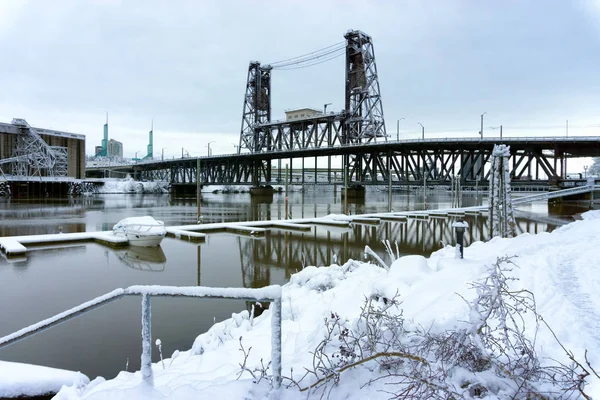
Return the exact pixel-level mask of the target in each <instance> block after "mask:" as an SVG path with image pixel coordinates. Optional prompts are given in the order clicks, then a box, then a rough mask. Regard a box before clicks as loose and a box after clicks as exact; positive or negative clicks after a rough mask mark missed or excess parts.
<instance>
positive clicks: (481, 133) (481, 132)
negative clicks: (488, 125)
mask: <svg viewBox="0 0 600 400" xmlns="http://www.w3.org/2000/svg"><path fill="white" fill-rule="evenodd" d="M485 114H487V111H486V112H484V113H483V114H481V130H480V131H479V135H480V136H481V138H482V139H483V116H484V115H485Z"/></svg>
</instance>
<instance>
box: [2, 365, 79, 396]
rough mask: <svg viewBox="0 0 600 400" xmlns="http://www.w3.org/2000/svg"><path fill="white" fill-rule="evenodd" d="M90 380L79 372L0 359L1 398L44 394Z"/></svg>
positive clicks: (76, 385)
mask: <svg viewBox="0 0 600 400" xmlns="http://www.w3.org/2000/svg"><path fill="white" fill-rule="evenodd" d="M89 382H90V380H89V379H88V377H87V376H85V375H83V374H81V373H79V372H72V371H66V370H63V369H56V368H48V367H42V366H37V365H30V364H21V363H15V362H8V361H0V398H5V397H8V398H10V397H17V396H43V395H47V394H49V393H56V392H58V390H59V389H60V388H61V386H63V385H73V386H74V387H78V386H79V387H82V386H83V385H86V384H87V383H89Z"/></svg>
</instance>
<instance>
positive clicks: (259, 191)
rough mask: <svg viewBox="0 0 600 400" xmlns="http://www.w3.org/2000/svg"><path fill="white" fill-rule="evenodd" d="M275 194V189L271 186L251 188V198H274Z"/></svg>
mask: <svg viewBox="0 0 600 400" xmlns="http://www.w3.org/2000/svg"><path fill="white" fill-rule="evenodd" d="M273 193H275V189H273V187H271V186H254V187H251V188H250V196H260V197H265V196H271V197H273Z"/></svg>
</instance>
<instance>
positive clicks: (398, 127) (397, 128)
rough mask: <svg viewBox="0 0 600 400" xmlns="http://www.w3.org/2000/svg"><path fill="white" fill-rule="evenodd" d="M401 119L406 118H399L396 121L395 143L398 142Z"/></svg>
mask: <svg viewBox="0 0 600 400" xmlns="http://www.w3.org/2000/svg"><path fill="white" fill-rule="evenodd" d="M403 119H406V118H400V119H399V120H397V121H396V140H397V141H399V140H400V121H402V120H403Z"/></svg>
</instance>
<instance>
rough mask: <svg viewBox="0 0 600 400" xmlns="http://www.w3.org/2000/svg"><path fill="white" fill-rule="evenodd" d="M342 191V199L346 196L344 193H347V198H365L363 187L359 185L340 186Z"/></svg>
mask: <svg viewBox="0 0 600 400" xmlns="http://www.w3.org/2000/svg"><path fill="white" fill-rule="evenodd" d="M341 193H342V199H343V198H345V197H346V194H347V195H348V198H349V199H350V198H361V199H364V198H365V187H364V186H361V185H357V186H351V187H348V188H342V190H341Z"/></svg>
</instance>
